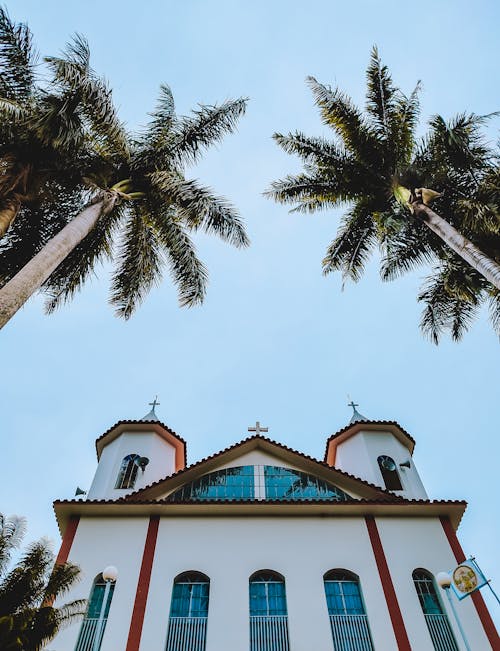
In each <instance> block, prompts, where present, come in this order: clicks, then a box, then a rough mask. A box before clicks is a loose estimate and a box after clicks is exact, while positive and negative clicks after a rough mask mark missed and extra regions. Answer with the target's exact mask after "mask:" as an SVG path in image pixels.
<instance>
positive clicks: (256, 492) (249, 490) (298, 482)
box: [168, 465, 350, 502]
mask: <svg viewBox="0 0 500 651" xmlns="http://www.w3.org/2000/svg"><path fill="white" fill-rule="evenodd" d="M168 499H169V500H170V501H172V502H177V501H190V502H191V501H201V500H221V501H226V500H249V499H250V500H252V499H258V500H292V501H297V500H328V501H331V500H337V501H345V500H348V499H350V497H349V495H347V493H344V491H342V490H340V488H337V487H336V486H334V485H333V484H330V483H328V482H326V481H324V480H323V479H320V478H319V477H315V476H314V475H309V474H307V473H305V472H300V471H299V470H294V469H293V468H282V467H279V466H260V465H255V466H236V467H233V468H224V469H222V470H216V471H215V472H210V473H208V474H206V475H203V477H200V478H199V479H197V480H195V481H193V482H191V483H189V484H186V485H184V486H182V488H179V489H178V490H177V491H175V492H174V493H173V494H172V495H170V496H169V498H168Z"/></svg>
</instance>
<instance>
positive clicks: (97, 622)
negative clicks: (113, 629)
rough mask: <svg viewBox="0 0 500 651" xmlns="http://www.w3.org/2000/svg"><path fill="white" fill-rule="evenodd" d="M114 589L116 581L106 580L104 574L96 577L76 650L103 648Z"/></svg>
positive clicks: (94, 650)
mask: <svg viewBox="0 0 500 651" xmlns="http://www.w3.org/2000/svg"><path fill="white" fill-rule="evenodd" d="M114 590H115V583H114V582H111V581H105V580H104V579H103V578H102V574H99V575H98V576H97V577H96V578H95V580H94V584H93V586H92V590H91V592H90V597H89V603H88V606H87V612H86V613H85V617H84V620H83V622H82V625H81V627H80V632H79V634H78V639H77V642H76V647H75V651H99V649H100V648H101V643H102V638H103V635H104V630H105V628H106V623H107V621H108V613H109V608H110V606H111V600H112V598H113V592H114Z"/></svg>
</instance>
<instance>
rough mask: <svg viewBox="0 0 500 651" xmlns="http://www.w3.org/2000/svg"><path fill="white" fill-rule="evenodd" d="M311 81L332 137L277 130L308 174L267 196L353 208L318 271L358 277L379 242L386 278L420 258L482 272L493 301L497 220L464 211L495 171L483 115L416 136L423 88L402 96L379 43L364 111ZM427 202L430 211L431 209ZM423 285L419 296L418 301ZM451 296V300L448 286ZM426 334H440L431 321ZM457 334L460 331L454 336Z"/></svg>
mask: <svg viewBox="0 0 500 651" xmlns="http://www.w3.org/2000/svg"><path fill="white" fill-rule="evenodd" d="M308 82H309V85H310V87H311V89H312V91H313V94H314V97H315V101H316V104H317V105H318V106H319V108H320V111H321V116H322V118H323V121H324V122H325V124H327V125H328V126H330V127H332V128H333V130H334V132H335V134H336V139H335V140H333V141H329V140H327V139H325V138H314V137H309V136H306V135H304V134H302V133H300V132H296V133H291V134H288V135H286V136H285V135H282V134H280V133H276V134H275V135H274V138H275V140H276V142H277V143H278V144H279V145H280V146H281V147H282V148H283V149H284V150H285V151H286V152H287V153H290V154H297V155H299V156H300V157H301V158H302V160H303V161H304V163H305V170H304V172H302V173H300V174H297V175H290V176H287V177H286V178H284V179H282V180H279V181H276V182H274V183H273V184H272V185H271V188H270V190H269V191H268V192H267V194H268V195H269V196H271V197H272V198H274V199H275V200H276V201H278V202H281V203H294V204H296V207H295V208H294V210H295V211H301V212H314V211H316V210H322V209H327V208H333V207H337V206H340V205H343V204H346V203H347V204H349V208H348V210H347V212H346V213H345V214H344V216H343V217H342V220H341V224H340V228H339V230H338V233H337V236H336V237H335V239H334V240H333V242H332V243H331V244H330V246H329V247H328V250H327V253H326V256H325V258H324V260H323V271H324V273H325V274H328V273H330V272H333V271H336V270H340V271H341V272H342V274H343V277H344V280H345V279H352V280H354V281H357V280H358V279H359V278H360V277H361V275H362V272H363V270H364V266H365V264H366V261H367V260H368V258H369V256H370V254H371V252H372V250H373V249H374V248H377V247H379V249H380V251H381V253H382V276H383V278H384V279H390V278H392V277H394V276H397V275H399V274H401V273H403V272H405V271H408V270H410V269H413V268H414V267H415V266H416V265H419V264H422V263H429V262H433V263H434V264H436V265H437V266H438V267H439V268H441V267H443V269H444V268H447V267H446V266H447V265H448V264H452V266H453V267H455V268H460V269H466V270H467V274H469V275H471V276H472V277H474V278H476V277H477V276H480V278H481V280H480V284H481V285H482V287H483V288H484V291H483V294H482V295H483V297H488V298H489V299H491V300H492V301H493V303H494V305H496V301H497V300H498V298H497V297H498V294H497V291H496V290H497V289H498V288H499V287H500V264H499V262H500V234H499V229H498V221H496V222H495V220H494V219H493V218H491V217H490V218H489V219H485V217H484V212H485V211H480V210H479V211H475V212H474V211H471V210H468V211H467V210H466V209H465V203H466V202H467V201H469V202H473V201H474V197H476V196H479V195H478V191H479V188H480V185H481V182H482V179H483V178H484V177H486V176H487V175H488V174H489V173H491V171H492V170H493V169H495V162H494V160H493V158H492V152H491V151H490V150H489V149H488V147H486V146H485V145H484V143H483V140H482V137H481V127H482V125H483V124H484V120H485V118H482V117H478V116H474V115H459V116H457V117H456V118H455V119H453V120H451V121H450V122H445V121H444V120H443V119H442V118H441V117H439V116H436V117H434V118H433V119H432V120H431V122H430V129H429V133H428V135H427V137H426V138H424V139H423V140H421V141H419V140H418V139H417V138H416V129H417V125H418V117H419V90H420V84H417V86H416V87H415V89H414V90H413V92H412V93H411V94H410V95H409V96H408V97H407V96H405V95H404V94H403V93H402V92H401V91H400V90H399V89H398V88H396V87H395V86H394V84H393V82H392V79H391V76H390V74H389V72H388V69H387V67H386V66H384V65H382V63H381V60H380V58H379V55H378V52H377V50H376V48H374V49H373V51H372V55H371V61H370V64H369V67H368V69H367V104H366V113H365V114H363V113H362V112H361V111H360V110H359V109H358V108H357V107H356V106H355V105H354V104H353V103H352V101H351V99H350V98H349V97H348V96H346V95H345V94H344V93H342V92H341V90H339V89H338V88H336V89H331V88H329V87H327V86H324V85H322V84H320V83H318V82H317V81H316V80H315V79H314V78H312V77H311V78H309V79H308ZM428 188H431V189H430V190H429V189H428ZM478 200H479V199H478ZM431 202H433V204H432V205H433V208H434V206H435V207H436V211H435V210H434V209H431V208H430V207H429V204H430V203H431ZM466 213H467V214H466ZM464 260H465V266H463V263H462V261H464ZM428 289H429V288H428V287H427V289H426V290H424V292H423V294H422V295H421V299H422V300H424V301H426V300H427V298H428V294H427V293H426V291H427V290H428ZM448 298H449V299H450V300H451V299H453V292H451V290H450V296H449V297H448ZM462 298H463V297H462ZM495 309H497V308H495ZM445 321H446V322H447V323H449V319H448V320H446V319H445ZM466 321H467V320H466ZM436 323H437V322H436ZM423 325H424V327H425V319H424V324H423ZM427 326H429V323H427ZM442 327H443V324H441V326H439V327H437V330H436V332H437V331H439V330H440V329H441V328H442ZM427 331H428V332H431V334H432V335H433V336H434V335H435V334H436V332H432V327H427ZM462 332H463V328H461V327H458V328H457V329H456V332H455V333H454V336H459V335H460V334H461V333H462Z"/></svg>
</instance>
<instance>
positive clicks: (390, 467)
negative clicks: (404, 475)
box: [377, 454, 403, 491]
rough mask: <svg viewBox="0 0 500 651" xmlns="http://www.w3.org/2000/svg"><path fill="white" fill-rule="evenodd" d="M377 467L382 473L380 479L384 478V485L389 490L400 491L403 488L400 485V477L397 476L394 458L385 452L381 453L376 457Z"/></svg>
mask: <svg viewBox="0 0 500 651" xmlns="http://www.w3.org/2000/svg"><path fill="white" fill-rule="evenodd" d="M377 461H378V467H379V468H380V472H381V473H382V479H383V480H384V484H385V487H386V488H387V490H389V491H400V490H403V486H402V485H401V479H400V478H399V473H398V468H397V466H396V463H395V461H394V459H392V458H391V457H388V456H387V455H386V454H382V455H381V456H380V457H379V458H378V459H377Z"/></svg>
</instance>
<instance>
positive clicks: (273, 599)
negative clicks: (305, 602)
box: [249, 570, 289, 651]
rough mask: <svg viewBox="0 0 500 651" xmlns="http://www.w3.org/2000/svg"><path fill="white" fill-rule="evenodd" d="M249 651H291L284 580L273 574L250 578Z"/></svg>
mask: <svg viewBox="0 0 500 651" xmlns="http://www.w3.org/2000/svg"><path fill="white" fill-rule="evenodd" d="M249 587H250V589H249V595H250V651H288V649H289V641H288V615H287V607H286V594H285V579H284V577H282V576H281V574H278V573H277V572H273V571H271V570H261V571H259V572H256V573H255V574H253V575H252V576H251V577H250V583H249Z"/></svg>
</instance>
